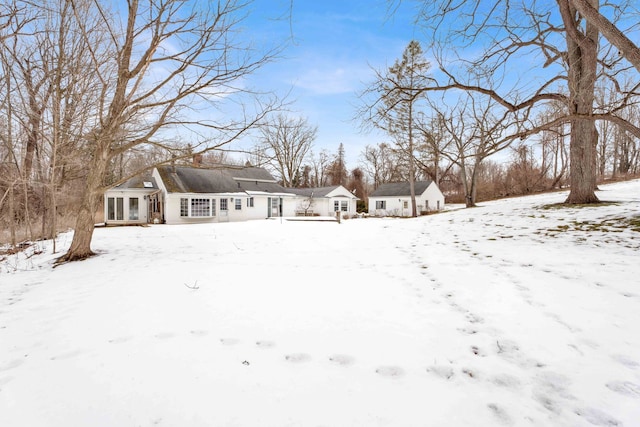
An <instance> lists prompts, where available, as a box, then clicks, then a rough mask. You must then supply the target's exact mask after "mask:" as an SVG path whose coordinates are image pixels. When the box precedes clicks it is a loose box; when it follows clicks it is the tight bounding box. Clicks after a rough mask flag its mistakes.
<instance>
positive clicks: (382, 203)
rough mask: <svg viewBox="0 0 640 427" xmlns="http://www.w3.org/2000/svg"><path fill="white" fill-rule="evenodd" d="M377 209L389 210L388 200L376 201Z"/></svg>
mask: <svg viewBox="0 0 640 427" xmlns="http://www.w3.org/2000/svg"><path fill="white" fill-rule="evenodd" d="M376 209H387V201H386V200H376Z"/></svg>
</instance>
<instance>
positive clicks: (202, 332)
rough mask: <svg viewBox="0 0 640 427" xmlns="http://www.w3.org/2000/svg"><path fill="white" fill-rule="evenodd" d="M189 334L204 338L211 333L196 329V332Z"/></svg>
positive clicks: (192, 331)
mask: <svg viewBox="0 0 640 427" xmlns="http://www.w3.org/2000/svg"><path fill="white" fill-rule="evenodd" d="M189 333H190V334H191V335H193V336H194V337H203V336H205V335H207V334H208V333H209V332H208V331H205V330H203V329H195V330H191V331H189Z"/></svg>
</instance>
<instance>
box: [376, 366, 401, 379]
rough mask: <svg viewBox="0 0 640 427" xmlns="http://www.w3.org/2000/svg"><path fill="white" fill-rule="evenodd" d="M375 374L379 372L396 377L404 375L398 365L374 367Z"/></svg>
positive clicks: (384, 375)
mask: <svg viewBox="0 0 640 427" xmlns="http://www.w3.org/2000/svg"><path fill="white" fill-rule="evenodd" d="M376 374H380V375H382V376H383V377H392V378H397V377H401V376H403V375H404V370H403V369H402V368H400V367H399V366H380V367H379V368H377V369H376Z"/></svg>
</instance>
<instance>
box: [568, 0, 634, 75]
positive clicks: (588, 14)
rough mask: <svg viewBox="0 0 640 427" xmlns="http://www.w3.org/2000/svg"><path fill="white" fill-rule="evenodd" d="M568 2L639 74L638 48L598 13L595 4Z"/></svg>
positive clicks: (588, 1) (592, 2)
mask: <svg viewBox="0 0 640 427" xmlns="http://www.w3.org/2000/svg"><path fill="white" fill-rule="evenodd" d="M569 2H570V4H571V6H573V7H574V8H575V9H576V10H577V11H578V12H580V14H581V15H582V16H583V17H584V18H585V19H586V20H587V21H588V22H589V24H591V25H593V26H594V27H595V28H597V30H598V31H599V32H600V33H602V34H603V35H604V36H605V37H606V38H607V40H609V42H610V43H611V44H612V45H614V46H615V47H617V48H618V50H619V52H620V55H622V56H623V57H625V58H626V59H627V60H628V61H629V62H630V63H631V64H632V65H633V66H634V67H635V68H636V70H637V71H638V72H640V48H638V45H636V44H635V43H633V41H631V39H629V38H628V37H627V36H626V35H625V33H624V32H623V31H621V30H620V29H619V28H618V27H616V25H615V24H614V23H613V22H611V21H609V20H608V19H607V18H606V17H605V16H604V15H602V14H601V13H600V11H599V8H598V3H597V2H594V1H593V0H569Z"/></svg>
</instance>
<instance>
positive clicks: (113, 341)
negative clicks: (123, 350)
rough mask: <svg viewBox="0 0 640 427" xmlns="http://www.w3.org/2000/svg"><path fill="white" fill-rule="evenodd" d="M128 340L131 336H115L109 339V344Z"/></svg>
mask: <svg viewBox="0 0 640 427" xmlns="http://www.w3.org/2000/svg"><path fill="white" fill-rule="evenodd" d="M130 340H131V337H117V338H113V339H110V340H109V344H122V343H124V342H127V341H130Z"/></svg>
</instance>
